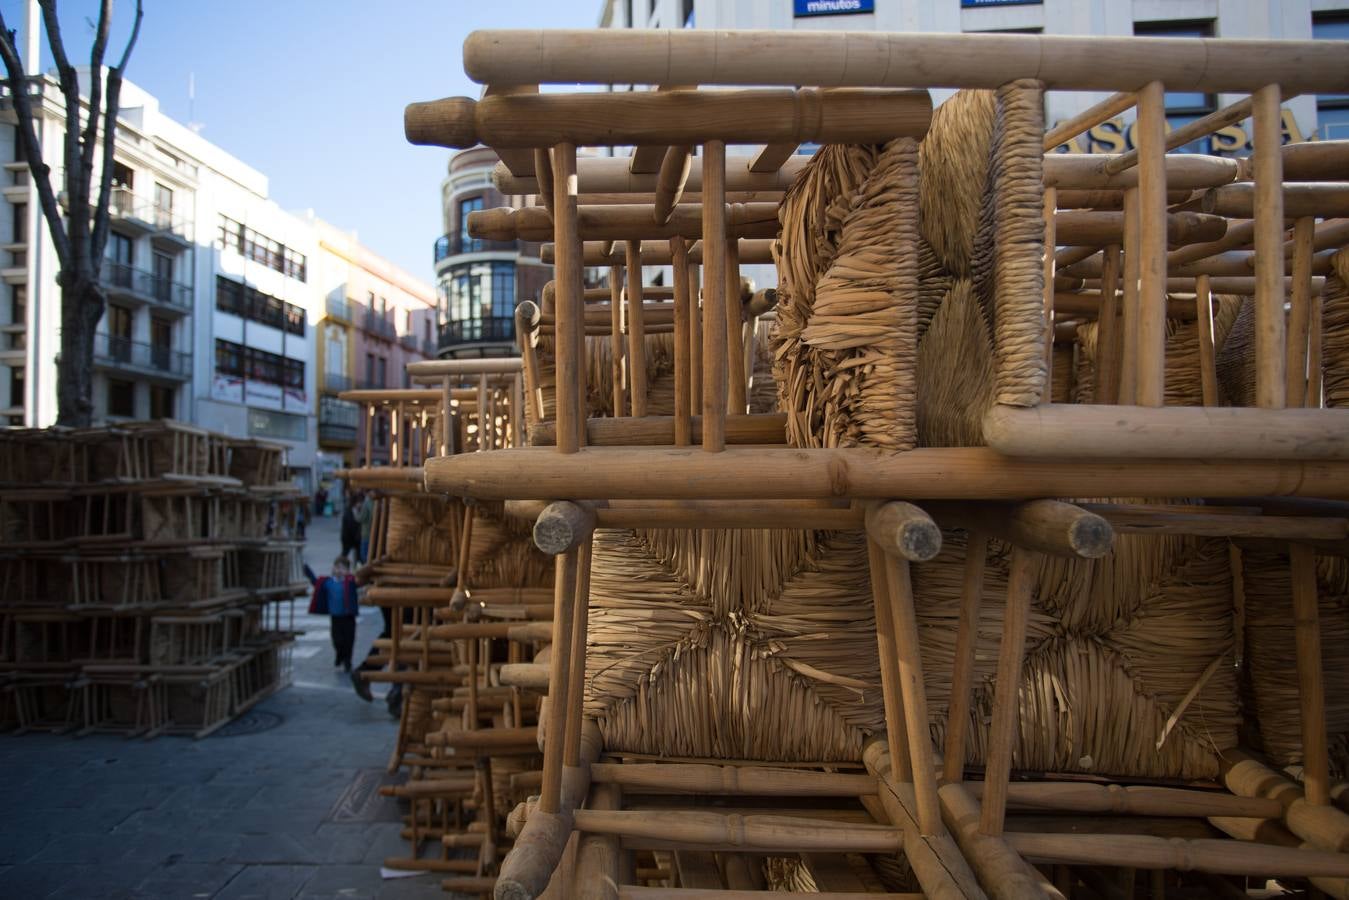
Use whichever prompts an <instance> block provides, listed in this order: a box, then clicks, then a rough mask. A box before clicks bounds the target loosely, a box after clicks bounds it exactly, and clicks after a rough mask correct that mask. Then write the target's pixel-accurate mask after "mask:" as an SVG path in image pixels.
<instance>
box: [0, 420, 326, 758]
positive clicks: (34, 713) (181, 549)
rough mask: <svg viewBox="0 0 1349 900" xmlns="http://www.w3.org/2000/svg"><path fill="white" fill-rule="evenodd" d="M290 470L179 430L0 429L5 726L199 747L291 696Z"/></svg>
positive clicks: (250, 445) (225, 441) (250, 444)
mask: <svg viewBox="0 0 1349 900" xmlns="http://www.w3.org/2000/svg"><path fill="white" fill-rule="evenodd" d="M236 454H237V455H236ZM283 456H284V447H282V446H280V445H275V444H267V443H265V442H260V441H253V440H247V441H236V440H233V439H230V438H227V437H225V436H223V435H219V434H215V433H212V432H209V431H206V430H204V429H200V428H196V427H193V426H190V425H185V424H182V423H178V422H169V421H162V422H136V423H129V424H125V425H119V426H111V427H107V428H95V429H82V430H74V431H72V430H66V429H49V430H41V431H39V430H20V429H10V430H4V431H0V478H3V479H4V481H3V483H2V484H0V533H3V547H0V621H2V622H3V624H2V625H0V661H2V662H0V667H2V668H3V671H4V673H5V680H4V685H3V688H0V689H3V690H4V691H5V692H6V694H7V699H6V704H5V707H4V711H5V713H6V722H7V723H8V724H9V725H11V726H13V727H14V728H15V729H16V730H17V731H24V730H30V729H35V728H41V729H47V730H58V731H67V730H75V731H77V732H78V733H87V732H90V731H108V732H114V733H122V734H128V735H142V736H146V737H150V736H154V735H157V734H162V733H187V734H194V735H197V736H204V735H206V734H209V733H210V732H211V731H213V730H215V729H216V728H219V727H220V726H221V725H224V724H225V723H226V722H228V721H229V720H230V719H232V718H234V717H235V716H237V715H238V714H239V713H240V712H242V711H243V710H245V709H247V708H248V707H250V706H251V705H253V704H254V703H256V702H258V701H259V700H261V699H262V698H263V697H265V696H267V695H268V694H270V693H272V692H274V691H275V690H277V689H278V688H280V687H281V686H283V685H285V684H286V683H288V682H289V677H290V676H289V659H290V657H289V648H290V643H291V640H292V638H293V628H291V627H290V625H289V624H287V623H286V622H283V613H282V611H281V607H283V606H285V607H287V608H289V604H288V603H286V602H275V601H289V600H291V599H292V598H293V597H295V596H298V595H301V594H303V593H304V591H305V590H306V588H307V585H306V583H305V581H304V579H303V576H302V575H301V573H300V572H299V571H298V568H297V567H298V566H299V564H300V563H299V560H300V551H301V547H302V546H303V544H302V542H301V541H298V540H295V539H294V534H295V531H294V520H293V513H294V509H295V507H296V505H297V503H299V502H303V500H302V498H301V497H300V495H299V492H298V490H297V489H296V487H295V485H294V484H293V483H290V482H286V481H283V480H282V477H283V474H284V470H283V468H282V460H283ZM34 485H41V487H34ZM245 506H247V507H249V508H250V510H251V513H250V515H249V516H247V517H246V516H245V515H244V514H243V513H242V509H243V508H244V507H245ZM245 518H248V519H250V520H251V521H250V524H249V525H248V526H247V527H245V525H244V520H245ZM269 520H270V522H271V525H270V530H269V528H268V522H269ZM257 554H260V555H262V556H264V557H267V558H268V559H273V560H275V561H276V563H277V564H275V565H270V566H259V565H255V563H254V562H253V561H252V560H251V559H249V557H250V556H251V555H257ZM241 559H243V560H244V562H245V564H244V565H242V566H241ZM241 572H242V573H245V574H244V575H242V576H241ZM292 624H293V623H292Z"/></svg>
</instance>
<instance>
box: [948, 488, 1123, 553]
mask: <svg viewBox="0 0 1349 900" xmlns="http://www.w3.org/2000/svg"><path fill="white" fill-rule="evenodd" d="M924 506H925V507H926V508H927V509H928V512H929V513H931V514H932V517H933V518H935V519H936V520H937V521H938V522H939V523H940V524H941V525H942V526H943V527H945V528H963V529H965V530H966V531H968V532H970V533H975V532H984V533H986V534H988V535H990V536H992V537H996V538H1000V539H1002V540H1004V541H1007V542H1008V543H1012V544H1016V545H1018V546H1021V547H1025V548H1027V549H1031V550H1036V551H1039V552H1041V553H1051V554H1054V555H1056V556H1069V557H1080V558H1083V559H1095V558H1097V557H1100V556H1104V555H1105V554H1107V553H1109V552H1110V548H1111V544H1112V541H1113V540H1114V531H1113V530H1112V529H1111V527H1110V523H1109V522H1107V521H1106V520H1105V519H1103V518H1101V517H1100V516H1098V515H1097V514H1095V513H1093V512H1088V511H1087V510H1085V509H1083V508H1082V507H1080V506H1076V505H1074V504H1072V503H1064V502H1062V501H1060V500H1030V501H1027V502H1025V503H995V502H982V503H953V502H950V501H940V500H938V501H933V502H931V503H927V504H924Z"/></svg>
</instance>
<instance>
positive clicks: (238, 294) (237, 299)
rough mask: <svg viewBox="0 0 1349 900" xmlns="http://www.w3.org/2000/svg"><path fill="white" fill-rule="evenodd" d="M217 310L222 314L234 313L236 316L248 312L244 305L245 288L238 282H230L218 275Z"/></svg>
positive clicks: (216, 290) (216, 285) (216, 288)
mask: <svg viewBox="0 0 1349 900" xmlns="http://www.w3.org/2000/svg"><path fill="white" fill-rule="evenodd" d="M215 308H216V309H218V310H220V311H221V312H227V313H234V314H235V315H236V316H242V315H244V314H245V312H246V310H247V307H246V306H245V305H244V286H243V285H242V284H240V283H239V282H237V281H230V280H229V279H228V278H221V277H220V276H219V275H217V276H216V278H215Z"/></svg>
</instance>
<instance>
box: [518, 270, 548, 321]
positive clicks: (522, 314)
mask: <svg viewBox="0 0 1349 900" xmlns="http://www.w3.org/2000/svg"><path fill="white" fill-rule="evenodd" d="M552 283H553V282H551V281H550V282H548V284H552ZM545 287H547V285H545ZM515 316H516V318H517V319H518V320H519V321H521V322H522V323H524V324H525V325H526V326H527V327H528V329H529V330H530V331H536V330H538V327H539V322H540V321H541V320H542V319H543V310H541V309H539V305H538V304H537V303H535V302H534V301H533V300H521V301H520V302H519V303H518V304H516V307H515Z"/></svg>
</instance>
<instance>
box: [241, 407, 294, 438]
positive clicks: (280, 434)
mask: <svg viewBox="0 0 1349 900" xmlns="http://www.w3.org/2000/svg"><path fill="white" fill-rule="evenodd" d="M307 430H308V422H307V420H306V419H305V417H304V416H297V415H295V414H293V413H283V412H274V411H272V410H268V409H249V411H248V433H249V434H251V435H253V436H254V437H261V438H280V439H281V440H284V441H303V440H304V439H305V436H306V432H307Z"/></svg>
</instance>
